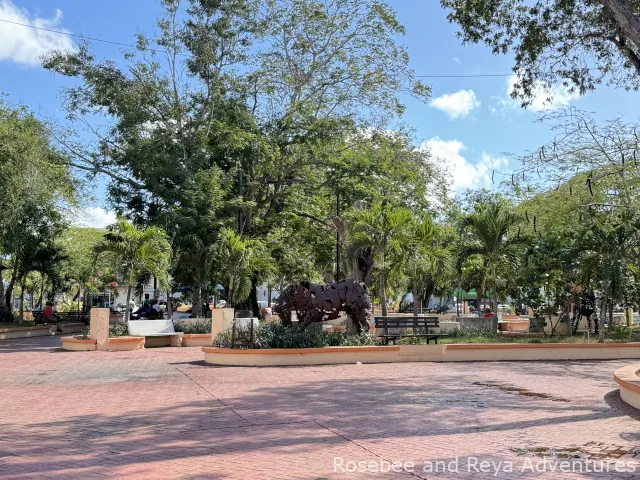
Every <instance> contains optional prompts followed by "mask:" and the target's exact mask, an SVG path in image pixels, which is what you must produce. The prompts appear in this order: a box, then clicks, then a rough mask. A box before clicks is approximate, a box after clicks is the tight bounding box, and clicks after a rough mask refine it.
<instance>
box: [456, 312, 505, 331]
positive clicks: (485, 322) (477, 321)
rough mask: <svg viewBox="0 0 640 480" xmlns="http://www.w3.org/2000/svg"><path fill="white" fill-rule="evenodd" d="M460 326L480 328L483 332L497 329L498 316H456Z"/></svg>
mask: <svg viewBox="0 0 640 480" xmlns="http://www.w3.org/2000/svg"><path fill="white" fill-rule="evenodd" d="M457 320H459V321H460V328H462V329H467V328H468V329H473V330H480V331H483V332H493V333H495V332H497V331H498V317H495V316H493V317H458V318H457Z"/></svg>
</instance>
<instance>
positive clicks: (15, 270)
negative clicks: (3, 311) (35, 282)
mask: <svg viewBox="0 0 640 480" xmlns="http://www.w3.org/2000/svg"><path fill="white" fill-rule="evenodd" d="M17 276H18V265H17V264H16V265H15V266H14V268H13V272H11V280H9V285H7V291H6V292H5V300H6V302H7V307H9V309H10V310H11V308H13V305H12V304H11V300H12V298H13V286H14V285H15V283H16V278H17Z"/></svg>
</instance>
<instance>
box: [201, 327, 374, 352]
mask: <svg viewBox="0 0 640 480" xmlns="http://www.w3.org/2000/svg"><path fill="white" fill-rule="evenodd" d="M231 336H232V332H231V330H228V331H225V332H221V333H220V334H218V336H217V337H216V339H215V340H214V341H213V346H214V347H221V348H231ZM236 342H237V344H236V345H237V346H243V347H247V346H249V345H250V329H249V328H248V327H242V328H237V329H236ZM377 344H378V341H377V339H376V338H375V337H374V336H372V335H371V334H369V333H362V334H360V335H357V334H353V333H348V332H344V331H334V332H323V331H322V330H321V329H320V328H315V327H313V326H312V327H310V328H307V329H306V330H302V329H300V328H299V327H298V326H297V325H282V324H275V323H271V324H266V323H260V325H259V326H258V327H255V328H254V331H253V346H252V347H251V348H321V347H339V346H360V345H377Z"/></svg>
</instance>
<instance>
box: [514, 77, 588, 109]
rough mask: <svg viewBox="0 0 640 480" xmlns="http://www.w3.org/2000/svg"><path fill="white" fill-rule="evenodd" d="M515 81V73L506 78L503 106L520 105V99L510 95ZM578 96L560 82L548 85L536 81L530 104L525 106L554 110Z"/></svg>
mask: <svg viewBox="0 0 640 480" xmlns="http://www.w3.org/2000/svg"><path fill="white" fill-rule="evenodd" d="M517 81H518V77H517V76H516V75H515V74H513V75H511V76H509V77H508V78H507V92H506V93H507V98H506V100H505V101H504V102H503V106H505V107H508V108H517V107H519V106H520V100H514V99H513V98H511V96H510V95H511V92H512V91H513V86H514V85H515V84H516V82H517ZM578 97H580V95H579V94H578V93H577V92H570V91H569V88H568V87H565V86H564V85H562V84H561V83H556V84H555V85H552V86H551V87H548V86H547V85H545V84H544V83H543V82H536V84H535V87H534V89H533V98H532V100H531V104H530V105H529V106H528V107H527V108H528V109H529V110H532V111H534V112H542V111H544V110H556V109H557V108H560V107H566V106H567V105H569V103H570V102H571V101H573V100H575V99H577V98H578Z"/></svg>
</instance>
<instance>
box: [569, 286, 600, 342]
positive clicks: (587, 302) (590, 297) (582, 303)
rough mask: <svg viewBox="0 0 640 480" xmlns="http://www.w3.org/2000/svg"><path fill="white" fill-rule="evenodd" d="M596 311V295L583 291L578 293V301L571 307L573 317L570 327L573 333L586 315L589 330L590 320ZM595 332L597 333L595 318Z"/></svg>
mask: <svg viewBox="0 0 640 480" xmlns="http://www.w3.org/2000/svg"><path fill="white" fill-rule="evenodd" d="M594 313H596V297H595V295H594V294H593V293H584V294H582V295H580V297H579V298H578V301H577V302H576V304H575V305H574V307H573V318H572V320H571V328H572V331H573V333H576V332H577V331H578V326H579V325H580V320H581V319H582V317H587V322H588V328H589V331H591V321H592V320H593V319H594V318H593V315H594ZM595 333H596V334H597V333H598V321H597V319H595Z"/></svg>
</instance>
